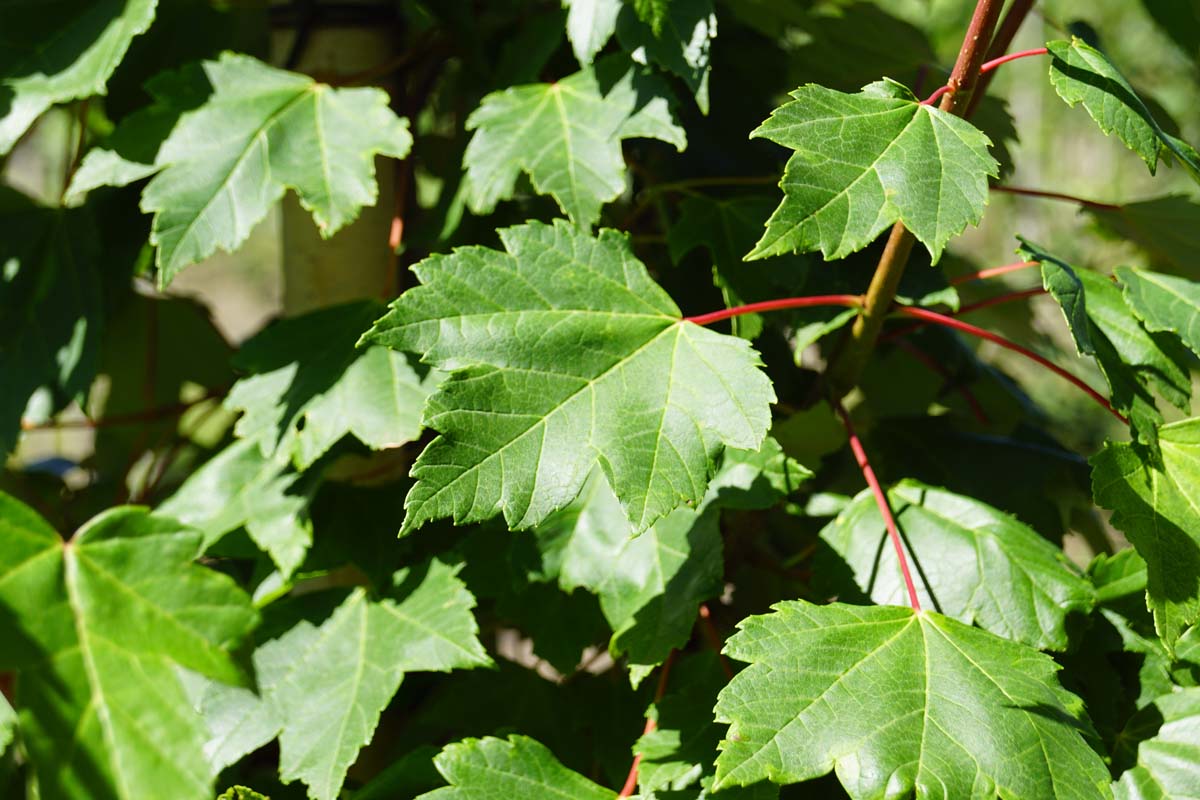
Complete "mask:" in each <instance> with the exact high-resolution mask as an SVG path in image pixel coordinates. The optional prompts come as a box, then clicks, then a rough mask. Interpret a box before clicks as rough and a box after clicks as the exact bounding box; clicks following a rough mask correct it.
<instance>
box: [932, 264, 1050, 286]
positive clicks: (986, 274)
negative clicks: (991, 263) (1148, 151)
mask: <svg viewBox="0 0 1200 800" xmlns="http://www.w3.org/2000/svg"><path fill="white" fill-rule="evenodd" d="M1037 265H1038V262H1036V261H1018V262H1017V263H1015V264H1005V265H1004V266H1002V267H988V268H987V269H981V270H979V272H972V273H971V274H969V275H959V276H958V277H957V278H953V279H952V280H951V281H950V285H951V286H961V285H962V284H964V283H970V282H971V281H982V280H986V279H987V278H995V277H997V276H999V275H1007V274H1008V273H1010V272H1020V271H1021V270H1023V269H1029V268H1030V267H1036V266H1037Z"/></svg>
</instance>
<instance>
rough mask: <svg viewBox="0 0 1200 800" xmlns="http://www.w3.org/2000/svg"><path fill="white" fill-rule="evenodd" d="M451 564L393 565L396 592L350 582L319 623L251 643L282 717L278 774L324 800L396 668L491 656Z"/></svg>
mask: <svg viewBox="0 0 1200 800" xmlns="http://www.w3.org/2000/svg"><path fill="white" fill-rule="evenodd" d="M457 571H458V568H456V567H450V566H447V565H445V564H443V563H441V562H440V561H436V560H435V561H431V562H428V564H427V565H426V566H425V567H422V568H418V569H414V570H402V571H400V572H397V573H396V575H395V579H394V583H395V587H396V588H395V594H396V596H397V599H395V600H392V599H384V600H381V601H377V602H376V601H372V600H369V599H367V596H366V593H365V592H364V591H363V590H362V589H356V590H355V591H353V592H352V593H351V594H350V596H349V597H347V598H346V600H345V601H344V602H343V603H342V604H341V605H340V606H338V608H337V610H336V611H334V613H333V615H332V616H330V617H329V619H327V620H326V621H325V622H324V623H322V624H321V626H320V627H314V626H313V625H311V624H309V623H308V622H301V623H299V624H298V625H296V626H295V627H294V628H292V629H291V630H290V631H288V632H287V633H285V634H284V635H283V636H281V637H279V638H278V639H275V640H272V641H270V642H268V643H267V644H265V645H263V646H261V647H260V648H259V649H258V650H257V651H256V652H255V654H254V665H255V667H256V669H257V671H258V679H259V686H260V687H261V689H262V695H263V700H264V702H265V703H266V705H267V708H268V709H269V711H270V713H271V714H272V715H273V716H274V717H275V718H276V719H278V720H279V721H280V724H281V726H282V730H281V732H280V734H279V749H280V758H279V774H280V776H281V777H282V778H283V780H284V781H292V780H295V779H297V778H298V779H300V780H301V781H303V782H304V783H305V784H306V785H307V786H308V787H309V796H310V797H314V798H319V800H332V798H335V797H337V796H338V792H339V790H340V789H341V786H342V782H343V781H344V780H345V778H346V770H347V769H349V767H350V765H351V764H352V763H354V761H355V759H356V758H357V756H358V751H359V750H360V749H361V748H362V747H363V746H364V745H365V744H367V743H368V742H370V741H371V737H372V735H373V734H374V731H375V726H376V725H377V724H378V722H379V715H380V713H381V712H382V711H383V709H384V707H385V706H386V705H387V704H388V702H389V701H390V700H391V699H392V695H394V694H395V693H396V689H397V688H398V687H399V686H400V680H401V678H402V677H403V676H404V673H406V672H420V671H425V672H428V671H436V672H448V671H450V670H451V669H455V668H459V667H477V666H486V665H488V664H490V663H491V661H490V659H489V658H488V656H487V654H486V653H485V652H484V650H483V647H482V646H481V645H480V644H479V640H478V638H477V637H478V627H477V626H476V624H475V618H474V616H473V615H472V614H471V609H472V608H473V607H474V605H475V598H473V597H472V596H471V594H470V592H468V591H467V590H466V587H465V586H463V584H462V581H460V580H459V579H458V578H457V577H455V573H457Z"/></svg>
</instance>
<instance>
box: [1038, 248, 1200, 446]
mask: <svg viewBox="0 0 1200 800" xmlns="http://www.w3.org/2000/svg"><path fill="white" fill-rule="evenodd" d="M1020 252H1021V254H1022V256H1023V257H1024V258H1027V259H1029V260H1031V261H1038V262H1040V263H1041V265H1042V274H1043V281H1044V283H1045V285H1046V286H1047V287H1048V288H1049V289H1050V290H1051V293H1052V294H1054V296H1055V299H1058V300H1059V302H1060V303H1062V305H1063V312H1064V314H1065V315H1066V318H1067V325H1068V327H1069V328H1070V330H1071V334H1072V335H1073V336H1074V337H1075V345H1076V348H1077V349H1078V350H1079V352H1080V354H1081V355H1092V356H1094V357H1095V359H1096V363H1097V364H1099V365H1100V370H1101V372H1103V373H1104V378H1105V380H1106V381H1107V382H1108V386H1109V390H1110V396H1111V399H1112V404H1113V407H1114V408H1116V409H1117V410H1118V411H1120V412H1121V413H1123V414H1125V415H1126V416H1127V417H1128V418H1129V421H1130V425H1131V426H1132V428H1133V430H1134V433H1135V434H1136V435H1137V437H1138V440H1139V441H1142V442H1145V443H1153V441H1154V436H1155V429H1156V426H1157V425H1158V424H1159V423H1161V422H1162V421H1163V416H1162V414H1161V413H1160V412H1159V410H1158V407H1157V405H1156V404H1155V401H1154V395H1153V394H1152V393H1151V389H1152V388H1153V389H1154V390H1157V392H1158V393H1159V394H1160V395H1161V396H1162V397H1163V398H1164V399H1166V400H1167V401H1168V402H1169V403H1171V405H1173V406H1175V407H1176V408H1179V409H1181V410H1185V411H1186V410H1187V409H1188V408H1189V398H1190V396H1191V389H1192V382H1191V376H1190V368H1189V364H1188V362H1189V360H1190V359H1189V356H1188V354H1187V352H1186V351H1184V350H1183V348H1182V347H1180V346H1179V344H1178V342H1177V341H1174V340H1173V339H1172V338H1171V337H1170V336H1165V335H1163V334H1155V333H1152V332H1151V331H1147V330H1146V328H1145V327H1143V326H1142V324H1141V322H1139V321H1138V318H1137V317H1136V316H1134V313H1133V311H1132V310H1131V309H1130V307H1129V305H1127V304H1126V302H1125V298H1124V297H1123V296H1122V294H1121V289H1120V287H1119V286H1117V284H1115V283H1113V282H1112V281H1110V280H1108V279H1107V278H1105V277H1104V276H1102V275H1098V274H1096V273H1095V272H1092V271H1090V270H1085V269H1079V268H1077V267H1072V266H1071V265H1069V264H1067V263H1066V262H1065V261H1062V260H1061V259H1058V258H1055V257H1054V256H1051V255H1049V254H1047V253H1045V252H1043V251H1042V250H1041V249H1040V248H1038V247H1037V245H1034V244H1031V243H1029V242H1026V241H1022V245H1021V249H1020ZM1080 290H1082V293H1080ZM1085 323H1086V324H1085Z"/></svg>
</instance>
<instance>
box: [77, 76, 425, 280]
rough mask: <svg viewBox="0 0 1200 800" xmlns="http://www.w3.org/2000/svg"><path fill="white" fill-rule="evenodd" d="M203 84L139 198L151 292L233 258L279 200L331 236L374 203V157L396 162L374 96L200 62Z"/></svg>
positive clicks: (389, 117)
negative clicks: (189, 269)
mask: <svg viewBox="0 0 1200 800" xmlns="http://www.w3.org/2000/svg"><path fill="white" fill-rule="evenodd" d="M204 73H205V75H206V76H207V78H208V81H209V83H210V84H211V85H212V95H211V96H210V97H209V98H208V99H207V100H206V101H205V102H204V104H203V105H201V106H199V107H198V108H195V109H194V110H192V111H188V112H186V113H184V114H183V115H182V116H181V117H179V120H178V123H177V124H176V125H175V126H174V128H173V129H172V130H171V132H170V135H169V136H167V138H166V140H165V141H163V142H162V145H161V147H158V148H157V153H156V155H155V160H154V163H153V165H151V166H153V171H154V172H157V173H158V174H157V175H155V177H154V179H153V180H151V181H150V183H149V185H148V186H146V189H145V191H144V192H143V193H142V210H143V211H146V212H147V213H153V214H154V225H153V229H152V230H151V234H150V241H151V243H152V244H155V245H157V247H158V257H157V264H158V268H159V284H160V285H162V286H165V285H166V284H168V283H170V282H171V280H172V279H173V278H174V277H175V275H177V274H178V273H179V271H180V270H181V269H183V268H184V267H186V266H188V265H189V264H194V263H196V262H197V261H201V260H203V259H205V258H207V257H208V256H210V255H212V254H213V253H215V252H216V251H217V250H218V249H220V250H228V251H232V250H234V249H236V248H237V247H238V246H239V245H240V244H241V243H242V242H243V241H245V239H246V237H247V236H249V235H250V231H251V229H252V228H254V226H255V225H257V224H258V223H259V222H260V221H261V220H262V219H263V218H264V217H265V216H266V215H267V212H268V211H269V210H270V209H271V206H273V205H274V204H275V203H276V202H278V201H279V199H280V198H281V197H283V194H284V192H285V191H286V190H287V189H288V188H292V189H294V190H295V192H296V194H297V195H298V196H299V198H300V203H301V205H303V206H304V207H305V208H307V209H308V210H309V211H311V212H312V215H313V219H314V221H315V222H316V223H317V227H318V228H319V229H320V232H321V235H322V236H325V237H329V236H332V235H333V234H334V233H336V232H337V231H338V230H340V229H341V228H342V227H344V226H345V225H347V224H348V223H350V222H353V221H354V219H355V217H357V216H358V212H359V209H361V208H362V207H363V206H369V205H373V204H374V203H375V199H376V192H377V187H376V184H375V161H374V157H375V156H376V155H377V154H378V155H386V156H391V157H393V158H403V157H404V156H405V155H407V154H408V150H409V146H410V145H411V143H412V137H411V136H410V135H409V133H408V126H407V123H406V121H404V120H402V119H399V118H398V117H396V116H395V115H394V114H393V113H392V112H391V110H389V109H388V98H387V95H386V94H385V93H384V92H382V91H380V90H379V89H371V88H355V89H332V88H330V87H329V86H327V85H325V84H323V83H317V82H315V81H314V80H312V79H311V78H309V77H307V76H305V75H300V74H297V73H294V72H286V71H284V70H279V69H275V68H273V67H269V66H267V65H266V64H264V63H262V62H261V61H258V60H256V59H254V58H251V57H250V56H244V55H236V54H233V53H225V54H224V55H222V56H221V59H220V60H219V61H207V62H205V63H204ZM161 91H162V88H161V87H160V92H161ZM159 102H160V103H164V101H163V98H162V97H161V96H160V97H159ZM166 104H167V105H171V103H166ZM154 119H157V118H156V117H154V115H148V117H147V120H148V122H147V124H149V121H150V120H154ZM154 130H157V131H160V132H161V128H160V127H159V128H154ZM148 149H153V148H152V147H151V148H148ZM97 158H100V157H97ZM103 158H107V159H108V160H109V161H111V160H112V157H111V156H108V157H103ZM102 166H105V169H103V170H101V169H100V168H99V167H97V168H96V169H97V170H98V172H99V173H100V176H101V179H103V178H104V177H105V176H108V177H110V178H111V180H112V181H113V182H121V181H124V180H127V179H129V178H130V177H132V176H139V177H140V175H139V174H138V171H137V170H136V169H134V168H132V167H129V166H128V165H126V166H125V167H124V168H116V167H117V165H114V164H111V163H109V164H107V165H102ZM143 172H144V171H143ZM97 182H98V180H96V179H93V178H91V177H89V180H88V183H89V184H95V183H97ZM83 188H86V187H85V186H77V187H75V191H76V192H78V191H81V190H82V189H83Z"/></svg>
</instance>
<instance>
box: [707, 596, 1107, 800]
mask: <svg viewBox="0 0 1200 800" xmlns="http://www.w3.org/2000/svg"><path fill="white" fill-rule="evenodd" d="M740 628H741V629H740V631H739V633H738V634H737V635H735V636H734V637H733V638H732V639H730V640H729V643H728V644H727V645H726V650H727V652H728V654H729V655H730V656H731V657H733V658H736V659H738V660H739V661H746V662H748V663H749V664H750V667H749V668H748V669H746V670H745V671H743V672H742V673H740V674H739V675H737V676H736V677H735V678H734V679H733V680H732V681H731V682H730V683H729V685H728V686H727V687H726V688H725V689H723V690H722V691H721V696H720V699H719V700H718V701H717V708H716V714H717V719H718V720H719V721H723V722H728V723H730V728H729V733H728V734H727V736H726V738H725V740H724V741H722V743H721V755H720V757H719V758H718V759H717V785H718V787H720V786H725V785H728V786H736V785H745V784H749V783H753V782H755V781H759V780H764V779H770V780H772V781H774V782H776V783H795V782H797V781H802V780H806V779H809V778H814V777H817V776H819V775H823V774H825V773H826V772H829V771H830V770H831V769H836V770H837V775H838V778H839V780H841V782H842V785H843V786H844V787H845V788H846V790H847V792H849V794H850V796H851V797H877V796H879V795H880V794H882V793H883V792H884V790H885V788H886V789H888V790H896V791H901V792H913V791H916V792H918V793H919V794H920V795H924V796H944V797H977V798H981V799H982V798H990V797H995V796H997V795H1000V796H1005V795H1007V796H1010V797H1078V798H1085V797H1086V798H1095V797H1109V796H1111V793H1110V792H1109V791H1108V787H1107V783H1108V771H1107V770H1106V769H1105V768H1104V764H1103V763H1102V762H1101V761H1100V757H1099V756H1097V755H1096V753H1095V752H1093V751H1092V749H1091V748H1090V747H1089V746H1088V744H1087V742H1086V741H1085V739H1084V737H1083V735H1082V733H1081V731H1080V728H1081V727H1082V725H1081V723H1080V722H1079V718H1080V714H1081V706H1082V704H1081V703H1080V702H1079V700H1078V698H1076V697H1074V696H1073V695H1071V694H1069V693H1067V692H1065V691H1064V690H1063V689H1062V688H1061V687H1060V686H1059V685H1058V682H1057V680H1056V679H1055V676H1054V673H1055V671H1056V670H1057V667H1056V666H1055V664H1054V662H1053V661H1051V660H1050V659H1049V658H1047V657H1046V656H1044V655H1042V654H1041V653H1038V652H1037V651H1036V650H1034V649H1033V648H1030V647H1027V646H1025V645H1020V644H1016V643H1014V642H1011V641H1009V640H1007V639H1002V638H1000V637H999V636H995V635H993V634H990V633H986V632H984V631H980V630H978V629H975V628H970V627H967V626H966V625H963V624H962V623H959V622H955V621H954V620H952V619H949V618H947V617H943V616H941V615H940V614H935V613H933V612H929V611H925V612H920V613H914V612H912V611H910V610H908V609H903V608H894V607H867V608H856V607H853V606H844V605H839V604H833V605H829V606H814V605H811V604H808V603H804V602H799V601H793V602H787V603H780V604H779V605H777V606H776V607H775V609H774V613H772V614H768V615H765V616H759V617H750V618H748V619H746V620H744V621H743V622H742V624H741V626H740ZM868 698H869V700H868ZM862 702H869V703H870V704H871V709H872V713H871V714H870V715H862V714H859V713H856V712H855V711H853V710H852V709H853V708H854V707H855V706H857V705H858V704H859V703H862ZM1029 750H1035V751H1037V752H1039V753H1041V754H1043V756H1044V757H1043V758H1039V759H1037V761H1036V762H1035V761H1033V760H1030V759H1028V758H1026V757H1024V754H1025V753H1026V752H1027V751H1029Z"/></svg>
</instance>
